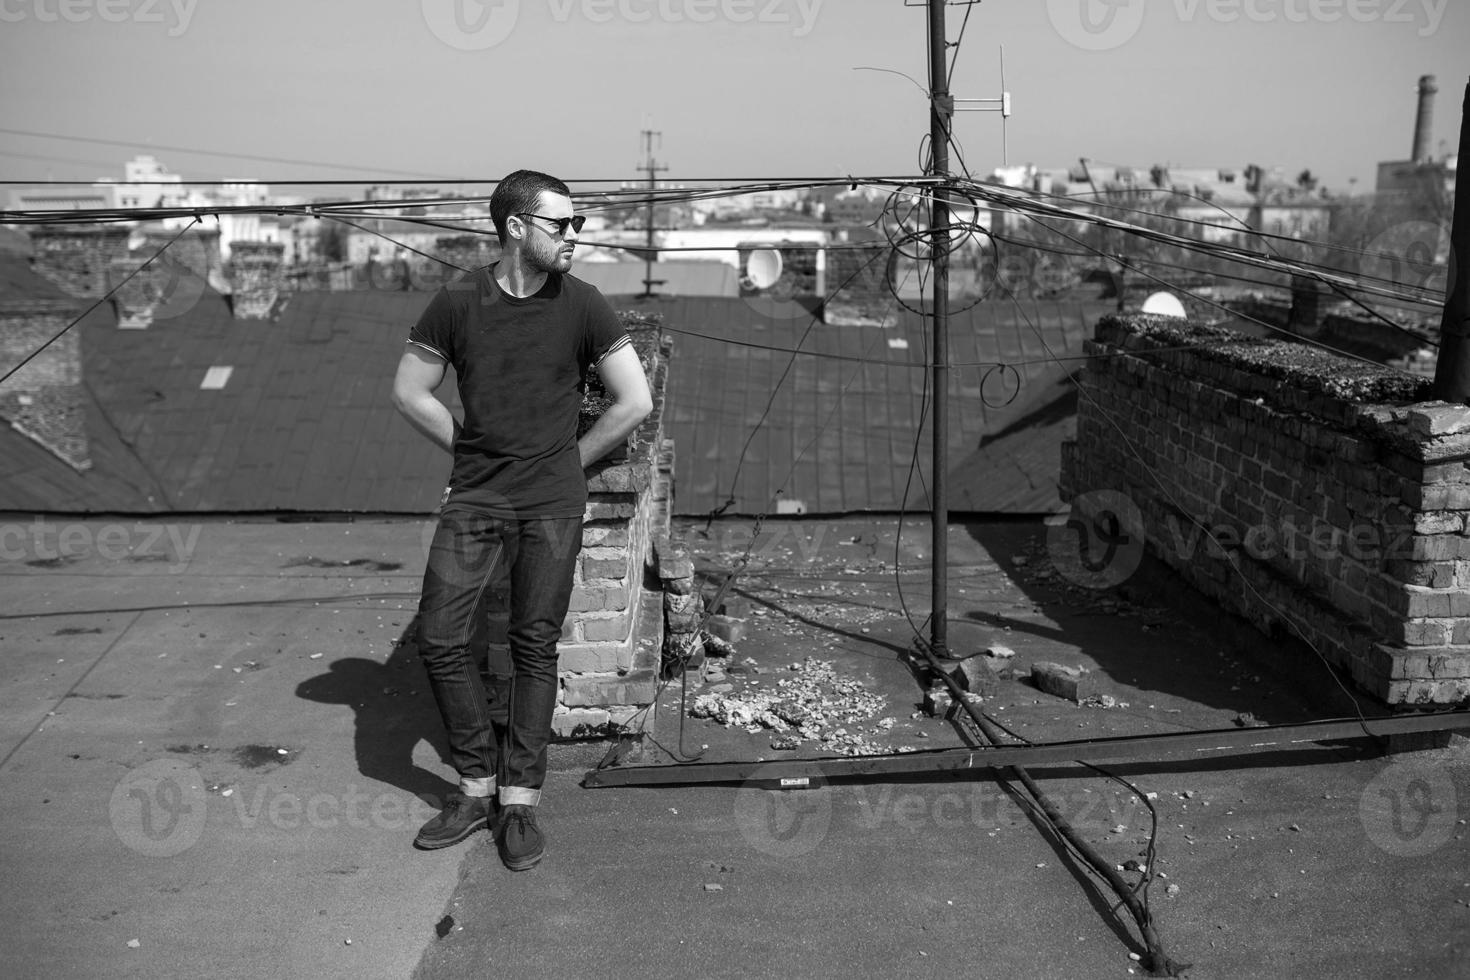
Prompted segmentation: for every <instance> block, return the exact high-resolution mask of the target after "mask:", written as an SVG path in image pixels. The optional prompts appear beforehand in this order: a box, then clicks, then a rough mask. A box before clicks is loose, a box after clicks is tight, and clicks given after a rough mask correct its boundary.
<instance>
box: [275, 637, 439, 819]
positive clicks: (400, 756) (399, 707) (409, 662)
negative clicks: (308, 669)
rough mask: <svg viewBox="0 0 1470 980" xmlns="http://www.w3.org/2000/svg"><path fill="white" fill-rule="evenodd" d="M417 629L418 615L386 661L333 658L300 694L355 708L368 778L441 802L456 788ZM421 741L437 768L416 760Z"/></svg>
mask: <svg viewBox="0 0 1470 980" xmlns="http://www.w3.org/2000/svg"><path fill="white" fill-rule="evenodd" d="M418 628H419V617H418V616H417V615H415V616H414V618H413V620H412V621H410V622H409V624H408V626H407V627H406V628H405V629H404V631H403V634H402V635H401V636H400V637H399V639H398V642H397V643H396V644H394V647H393V654H392V655H391V656H390V657H389V658H388V659H387V660H385V661H383V662H381V663H380V662H378V661H377V660H371V659H368V658H366V657H345V658H343V659H341V660H335V661H333V662H332V663H331V664H330V665H329V666H328V669H327V672H326V673H325V674H319V675H317V676H316V677H312V678H309V679H308V680H305V681H303V682H301V684H300V685H298V686H297V688H296V696H297V697H299V698H302V699H304V700H307V701H318V702H321V703H322V704H345V705H349V706H351V708H352V710H353V711H355V712H356V713H357V718H356V727H355V731H354V735H353V747H354V749H355V752H356V756H357V768H358V771H359V772H361V773H362V774H363V775H364V776H366V777H367V778H369V779H374V780H377V781H379V782H382V783H386V784H388V785H390V786H396V787H397V788H399V789H401V790H405V791H406V792H409V793H412V794H414V795H415V796H417V797H419V798H420V799H423V800H425V801H428V802H431V803H438V802H440V801H442V800H443V799H444V797H445V795H446V794H447V793H449V792H450V791H452V790H454V789H457V788H458V787H457V783H456V782H454V781H451V780H452V778H453V774H454V768H453V766H452V765H451V764H450V761H449V743H448V741H447V740H446V739H445V735H444V724H443V722H442V721H441V720H440V717H439V710H438V707H437V706H436V705H435V703H434V697H433V694H432V693H431V692H430V690H429V678H428V675H427V674H426V673H425V671H424V665H423V663H422V662H421V661H420V659H419V652H418ZM422 741H427V742H428V743H429V744H430V745H431V746H432V748H433V749H434V752H435V753H436V754H437V756H438V757H439V759H440V760H441V761H442V763H443V768H442V769H441V770H440V771H439V772H431V771H429V770H428V769H425V768H423V767H422V766H420V765H419V764H418V763H416V762H415V761H414V758H413V754H414V749H415V748H417V746H418V744H419V743H420V742H422Z"/></svg>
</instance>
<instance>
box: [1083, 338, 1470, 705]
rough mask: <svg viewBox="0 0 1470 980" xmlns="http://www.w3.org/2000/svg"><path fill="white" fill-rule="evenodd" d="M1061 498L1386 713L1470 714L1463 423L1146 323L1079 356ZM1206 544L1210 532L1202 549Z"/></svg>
mask: <svg viewBox="0 0 1470 980" xmlns="http://www.w3.org/2000/svg"><path fill="white" fill-rule="evenodd" d="M1086 349H1087V352H1088V353H1089V354H1092V355H1095V356H1093V357H1092V358H1090V360H1089V362H1088V366H1087V368H1086V371H1085V373H1084V375H1083V379H1082V384H1083V397H1082V398H1081V400H1080V403H1079V408H1078V423H1077V438H1076V441H1075V442H1071V443H1068V444H1066V445H1065V446H1064V448H1063V460H1062V493H1063V495H1064V498H1065V499H1070V500H1072V501H1073V506H1074V511H1080V512H1081V513H1082V514H1083V515H1085V516H1088V517H1097V516H1098V515H1097V513H1096V512H1097V510H1098V509H1099V508H1098V507H1097V506H1095V505H1096V504H1098V503H1099V499H1098V498H1097V495H1096V494H1094V493H1093V492H1094V491H1101V490H1113V491H1117V492H1120V493H1122V494H1124V495H1126V496H1127V497H1128V498H1129V499H1130V500H1132V502H1133V503H1134V504H1136V506H1137V507H1138V510H1139V513H1140V515H1141V517H1142V522H1143V530H1144V533H1145V536H1146V539H1147V544H1148V548H1149V551H1150V552H1151V553H1153V554H1155V555H1156V556H1158V557H1159V558H1161V559H1162V560H1163V561H1165V562H1166V563H1168V564H1169V565H1170V566H1172V567H1174V568H1176V569H1178V571H1179V572H1180V574H1181V576H1182V577H1184V578H1185V579H1187V580H1188V581H1189V582H1191V583H1192V584H1193V585H1194V586H1195V587H1197V588H1199V589H1200V590H1201V591H1203V592H1205V593H1206V594H1208V595H1210V596H1212V597H1214V598H1215V599H1216V600H1217V601H1219V602H1220V603H1221V604H1222V605H1223V606H1224V607H1226V608H1228V609H1230V610H1231V611H1232V612H1235V613H1237V614H1239V615H1241V616H1243V617H1245V618H1246V619H1248V620H1250V621H1251V622H1252V623H1254V624H1255V625H1256V626H1257V627H1259V628H1260V629H1262V630H1263V631H1267V632H1277V633H1289V634H1291V635H1293V636H1297V637H1299V638H1303V639H1305V640H1307V641H1308V642H1309V643H1310V644H1311V645H1312V646H1313V647H1315V648H1316V649H1317V650H1318V651H1320V652H1321V653H1322V654H1323V655H1324V656H1325V657H1326V658H1327V659H1328V660H1329V661H1330V662H1331V663H1332V664H1334V665H1335V666H1338V667H1340V668H1342V669H1343V670H1345V671H1347V672H1349V673H1350V674H1351V676H1352V678H1353V679H1354V680H1355V681H1356V682H1357V683H1358V684H1359V685H1360V686H1361V687H1363V688H1365V689H1366V690H1368V691H1369V692H1371V693H1372V694H1374V695H1375V696H1377V697H1379V698H1381V699H1382V700H1384V701H1385V702H1388V703H1390V704H1395V705H1402V704H1425V703H1454V702H1459V701H1462V700H1465V699H1466V698H1470V520H1467V519H1470V469H1467V463H1470V408H1467V407H1465V406H1454V405H1446V404H1443V403H1431V402H1424V401H1422V399H1424V398H1427V397H1428V387H1429V385H1428V382H1427V381H1426V379H1424V378H1421V377H1415V376H1412V375H1407V374H1403V373H1401V372H1397V371H1392V370H1390V369H1386V368H1381V367H1378V366H1376V365H1365V364H1363V363H1361V362H1357V361H1350V360H1347V359H1344V358H1340V357H1337V356H1335V355H1332V354H1328V353H1326V352H1323V351H1321V350H1319V349H1316V348H1310V347H1306V346H1302V345H1299V344H1293V343H1286V342H1281V341H1262V340H1256V339H1253V338H1248V337H1245V336H1243V335H1240V334H1237V333H1234V332H1232V331H1228V330H1223V329H1220V328H1210V327H1201V326H1195V325H1190V324H1186V323H1184V322H1183V321H1179V320H1167V319H1163V318H1156V317H1146V316H1136V317H1109V318H1106V319H1104V320H1103V321H1102V322H1101V323H1099V325H1098V328H1097V331H1096V336H1095V340H1094V341H1092V342H1089V344H1088V345H1087V348H1086ZM1206 532H1208V533H1206Z"/></svg>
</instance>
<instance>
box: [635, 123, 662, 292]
mask: <svg viewBox="0 0 1470 980" xmlns="http://www.w3.org/2000/svg"><path fill="white" fill-rule="evenodd" d="M642 135H643V163H642V164H641V165H640V169H642V170H643V171H644V172H645V173H647V174H648V201H647V205H646V210H645V212H644V227H645V228H646V230H647V233H648V238H647V244H648V251H646V252H644V253H643V298H644V299H649V298H651V297H652V296H653V295H654V292H653V287H654V286H662V285H663V284H664V280H663V279H655V278H653V263H655V262H657V261H658V255H657V254H656V253H655V252H654V250H653V197H654V191H655V190H656V186H655V184H654V175H655V174H658V173H660V172H662V171H665V170H668V169H669V168H668V167H663V166H659V164H658V161H656V160H654V158H653V141H654V137H658V138H659V142H660V144H662V142H663V133H661V132H659V131H658V130H653V129H645V130H643V134H642Z"/></svg>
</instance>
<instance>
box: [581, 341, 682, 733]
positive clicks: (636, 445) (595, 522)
mask: <svg viewBox="0 0 1470 980" xmlns="http://www.w3.org/2000/svg"><path fill="white" fill-rule="evenodd" d="M622 319H623V322H624V325H625V326H626V327H627V328H628V330H629V333H630V334H631V335H632V336H633V341H634V345H635V347H637V348H638V351H639V357H640V358H641V359H642V361H643V365H644V370H645V372H646V373H647V374H648V378H649V387H650V388H651V389H652V393H653V411H652V412H651V413H650V414H649V416H648V418H647V419H645V420H644V422H643V424H642V425H641V426H639V428H638V429H637V430H636V431H635V432H634V433H633V435H632V436H631V437H630V438H629V445H628V450H627V452H626V454H620V455H615V456H613V457H610V458H609V459H607V460H605V461H603V462H601V463H599V464H597V465H596V466H594V467H593V470H592V475H591V476H590V478H589V480H588V483H587V491H588V502H587V512H586V514H585V516H584V519H583V526H582V554H581V558H580V560H579V561H578V564H577V569H576V572H575V574H574V577H573V585H572V601H571V606H570V609H569V611H568V613H567V619H566V622H565V623H564V624H563V625H562V640H561V644H560V646H559V649H560V652H561V662H560V678H561V692H560V703H559V704H558V706H557V709H556V715H555V716H554V718H553V720H552V727H553V729H554V730H555V731H557V732H558V733H560V734H563V735H574V734H592V733H598V732H606V731H610V730H613V729H616V728H618V727H620V726H622V725H625V724H627V723H628V721H629V720H630V719H631V718H633V717H634V716H635V715H637V714H638V713H639V712H640V711H643V710H644V709H646V707H647V706H648V705H649V704H650V703H652V701H653V695H654V691H655V688H656V686H657V684H658V668H659V654H660V649H661V646H662V643H663V596H662V593H661V591H660V589H659V587H658V585H657V577H656V576H653V575H651V574H650V569H651V568H652V564H653V554H652V552H653V548H652V542H653V540H654V539H655V538H656V537H659V536H660V535H664V534H667V532H668V528H669V513H670V511H669V497H670V494H671V493H672V480H673V456H672V454H673V446H672V443H671V442H670V441H669V440H666V439H664V437H663V411H664V395H665V390H666V389H667V387H668V370H669V356H670V354H671V353H672V345H671V344H670V343H669V342H668V341H666V340H660V338H659V337H658V335H657V324H656V322H655V318H652V317H646V316H640V315H638V314H630V313H625V314H622ZM594 387H595V386H594ZM588 401H589V405H590V408H589V410H588V411H584V413H583V422H582V424H583V427H584V429H585V427H586V426H588V425H590V424H591V423H592V422H593V421H594V420H595V418H596V416H597V415H599V414H600V411H599V409H598V407H597V404H596V403H597V402H598V394H597V392H596V391H592V392H589V399H588Z"/></svg>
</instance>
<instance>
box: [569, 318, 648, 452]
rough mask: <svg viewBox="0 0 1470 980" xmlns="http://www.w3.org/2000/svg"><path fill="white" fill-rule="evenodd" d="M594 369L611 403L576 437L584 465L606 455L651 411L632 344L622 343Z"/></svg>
mask: <svg viewBox="0 0 1470 980" xmlns="http://www.w3.org/2000/svg"><path fill="white" fill-rule="evenodd" d="M597 373H598V375H599V376H600V377H601V378H602V386H603V387H604V388H606V389H607V393H608V394H609V395H611V396H612V398H613V403H612V404H611V405H609V406H608V409H607V411H606V412H604V413H603V415H602V418H600V419H598V420H597V421H596V422H595V423H593V426H592V428H590V429H588V430H587V433H586V434H585V435H584V436H582V438H581V439H579V440H577V449H578V450H579V451H580V452H581V454H582V467H583V468H584V469H585V468H587V467H588V466H591V465H592V464H593V463H595V462H597V461H598V460H599V459H601V458H602V457H603V456H606V455H607V454H608V453H609V452H610V451H611V450H612V449H613V448H614V447H616V446H619V445H622V443H623V440H625V439H627V438H628V433H630V432H632V431H633V430H634V429H636V428H638V424H639V423H640V422H642V421H643V420H644V419H646V418H648V413H649V412H651V411H653V396H652V395H650V394H649V392H648V379H647V378H646V377H644V375H643V365H642V364H640V363H639V362H638V351H637V350H635V349H634V348H633V345H632V344H626V343H625V344H623V346H622V347H619V348H618V349H617V350H615V351H613V352H612V353H611V354H609V355H607V356H606V357H604V358H603V359H602V363H600V364H598V365H597Z"/></svg>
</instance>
